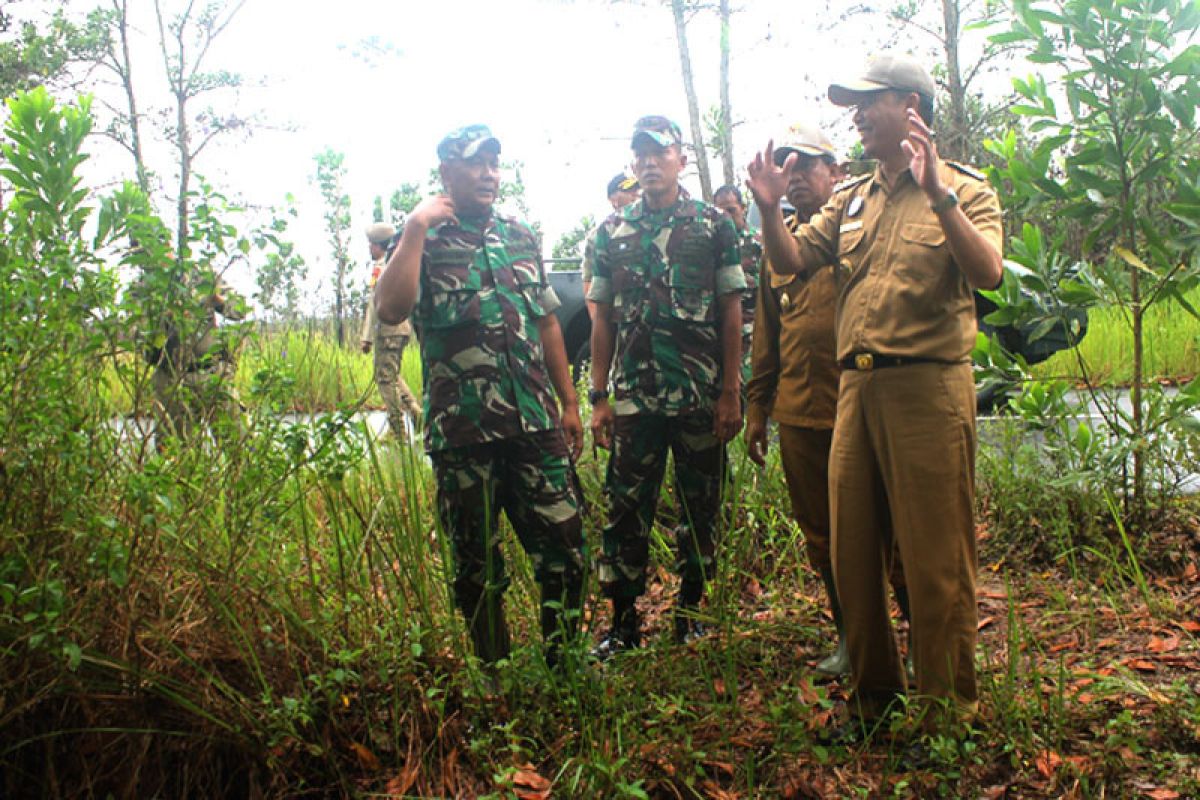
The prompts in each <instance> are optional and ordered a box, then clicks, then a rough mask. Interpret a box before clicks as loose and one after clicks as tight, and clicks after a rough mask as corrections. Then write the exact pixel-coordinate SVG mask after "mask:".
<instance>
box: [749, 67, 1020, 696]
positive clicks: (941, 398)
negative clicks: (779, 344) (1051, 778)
mask: <svg viewBox="0 0 1200 800" xmlns="http://www.w3.org/2000/svg"><path fill="white" fill-rule="evenodd" d="M829 97H830V100H832V101H833V102H834V103H836V104H838V105H845V106H853V107H854V109H855V112H854V124H855V127H857V129H858V132H859V136H860V137H861V139H862V143H863V149H864V153H865V154H866V156H867V157H869V158H874V159H876V160H877V161H878V164H877V167H876V169H875V171H874V172H873V173H872V174H870V175H866V176H863V177H862V178H859V179H857V180H854V181H851V182H849V183H847V184H844V185H843V186H842V187H841V188H840V189H839V191H837V192H836V193H834V195H833V197H832V198H831V199H830V201H829V202H828V203H827V204H826V205H825V206H824V208H822V209H821V212H820V213H819V214H818V215H817V216H815V217H813V218H812V219H811V220H810V222H809V223H808V224H806V225H802V226H800V227H799V229H797V230H796V231H795V233H792V232H789V231H788V230H787V228H786V226H785V225H784V222H783V216H782V214H781V213H780V211H779V199H780V197H781V196H782V195H783V193H784V192H785V191H786V187H787V185H788V181H789V179H790V177H791V174H792V173H793V171H794V170H795V167H796V161H797V158H796V157H795V156H788V158H787V159H786V161H784V163H783V166H782V167H780V166H777V165H776V164H775V162H774V148H773V145H772V144H771V143H768V145H767V149H766V151H765V152H763V153H760V154H759V155H758V156H757V157H756V158H755V161H754V163H753V164H751V166H750V181H749V182H750V185H751V188H752V190H753V192H754V195H755V201H756V202H757V203H758V204H759V208H760V209H761V211H762V212H763V237H764V243H765V245H766V250H767V253H768V256H769V257H770V259H771V263H772V266H773V267H774V268H775V270H776V271H778V272H779V273H781V274H787V273H811V272H814V271H816V270H817V269H819V268H820V267H822V266H823V265H825V264H828V263H830V262H831V261H832V262H835V263H836V265H837V269H838V299H837V356H838V361H839V364H840V365H841V366H842V368H843V370H844V371H843V372H842V376H841V382H840V385H839V391H838V408H837V420H836V423H835V428H834V434H833V443H832V453H831V456H830V480H831V496H830V504H831V507H832V513H833V565H834V576H835V578H836V583H837V593H838V597H839V599H840V600H841V603H842V610H843V614H844V616H845V624H846V637H847V644H848V647H849V650H850V661H851V675H852V681H853V687H854V697H855V700H856V705H857V712H858V714H860V715H861V716H863V717H867V718H870V717H873V716H876V715H878V714H879V713H881V712H883V711H884V710H885V709H886V708H887V706H888V705H889V704H890V703H891V701H893V700H894V699H896V698H897V697H898V696H900V695H902V694H903V693H904V691H905V685H906V683H905V676H904V669H903V666H902V664H901V661H900V655H899V649H898V647H897V644H896V638H895V634H894V631H893V629H892V626H891V621H890V619H889V616H888V612H887V574H888V570H889V568H890V566H891V563H892V559H893V552H894V548H895V549H898V550H899V555H900V558H901V559H902V561H903V563H904V567H905V574H906V578H907V581H908V588H909V596H910V600H911V605H912V649H913V656H914V664H915V668H916V683H917V692H918V693H919V695H920V696H921V697H922V698H923V699H926V700H929V699H936V700H945V701H948V702H949V704H950V706H949V708H950V709H951V710H953V711H954V712H957V716H959V717H969V716H971V715H972V714H973V713H974V712H975V710H976V708H977V705H978V690H977V687H976V682H975V634H976V606H975V574H976V570H977V556H976V545H975V526H974V508H973V505H974V478H975V441H976V439H975V391H974V380H973V376H972V370H971V361H970V354H971V348H972V346H973V345H974V342H975V313H974V301H973V299H972V294H971V292H972V287H977V288H992V287H995V286H996V285H998V284H999V282H1000V279H1001V276H1002V271H1001V242H1002V233H1001V225H1000V205H999V202H998V201H997V199H996V194H995V192H994V191H992V189H991V188H990V187H989V186H988V184H987V181H986V180H985V179H984V177H983V176H982V175H981V174H980V173H977V172H975V171H974V170H972V169H970V168H969V167H963V166H961V165H958V164H954V163H951V162H946V161H942V160H941V159H939V158H938V156H937V149H936V147H935V146H934V144H933V132H932V131H931V130H930V129H929V127H928V125H929V123H930V121H931V120H932V118H933V97H934V84H933V80H932V78H931V77H930V76H929V73H928V72H927V71H926V70H925V69H924V68H923V67H921V66H920V64H918V63H917V62H915V61H913V60H912V59H911V58H908V57H906V56H897V55H889V54H884V55H881V56H879V57H877V58H876V59H874V60H873V61H872V62H871V63H870V64H869V65H868V67H867V70H866V72H865V74H864V76H863V77H862V78H861V79H859V80H856V81H851V82H848V83H845V84H834V85H832V86H830V88H829Z"/></svg>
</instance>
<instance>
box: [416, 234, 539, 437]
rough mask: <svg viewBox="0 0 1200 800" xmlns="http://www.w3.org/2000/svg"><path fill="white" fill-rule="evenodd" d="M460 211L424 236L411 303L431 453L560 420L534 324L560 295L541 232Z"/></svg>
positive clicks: (534, 428)
mask: <svg viewBox="0 0 1200 800" xmlns="http://www.w3.org/2000/svg"><path fill="white" fill-rule="evenodd" d="M459 220H460V221H459V224H457V225H456V224H453V223H446V224H444V225H440V226H438V227H437V228H435V229H433V230H431V231H430V232H429V233H428V235H427V236H426V239H425V248H424V253H423V254H422V257H421V276H420V296H419V297H418V300H417V304H416V307H415V308H414V309H413V312H412V321H413V326H414V327H415V328H416V331H417V336H418V338H419V339H420V343H421V369H422V376H423V382H424V390H425V420H426V422H425V426H426V441H425V445H426V449H427V450H429V452H431V453H432V452H437V451H440V450H446V449H449V448H452V447H463V446H466V445H474V444H482V443H485V442H494V441H498V440H501V439H507V438H509V437H513V436H520V435H523V434H527V433H533V432H536V431H544V430H550V429H553V428H556V427H558V424H559V417H558V405H557V403H556V401H555V398H554V393H553V390H552V388H551V384H550V378H549V372H548V370H547V369H546V363H545V360H544V358H543V354H542V343H541V337H540V335H539V333H538V326H537V320H538V319H539V318H541V317H543V316H545V315H546V314H549V313H551V312H552V311H554V309H555V308H557V307H558V305H559V300H558V296H557V295H555V293H554V290H553V289H551V288H550V287H549V286H548V285H547V283H546V276H545V272H544V270H543V266H542V256H541V248H540V247H539V244H538V240H537V237H536V236H535V235H534V233H533V231H532V230H530V229H529V226H527V225H525V224H524V223H522V222H519V221H518V220H516V219H513V218H512V217H507V216H502V215H499V214H493V215H491V216H489V217H487V218H485V219H480V218H469V217H460V218H459Z"/></svg>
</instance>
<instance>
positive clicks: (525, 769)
mask: <svg viewBox="0 0 1200 800" xmlns="http://www.w3.org/2000/svg"><path fill="white" fill-rule="evenodd" d="M512 782H513V791H514V792H515V793H516V795H517V797H518V798H520V800H546V798H548V797H549V796H550V786H551V785H552V784H551V783H550V779H549V778H547V777H545V776H543V775H542V774H540V773H539V772H538V771H537V770H536V769H534V768H533V765H532V764H523V765H522V766H521V768H520V769H518V770H517V771H516V772H514V773H513V775H512Z"/></svg>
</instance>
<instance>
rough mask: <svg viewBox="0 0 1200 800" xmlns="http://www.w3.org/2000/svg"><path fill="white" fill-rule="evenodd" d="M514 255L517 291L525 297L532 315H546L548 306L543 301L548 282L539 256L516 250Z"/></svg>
mask: <svg viewBox="0 0 1200 800" xmlns="http://www.w3.org/2000/svg"><path fill="white" fill-rule="evenodd" d="M513 257H514V258H513V262H512V272H513V283H514V284H515V288H516V290H517V292H518V293H519V294H521V295H522V296H523V297H524V298H525V305H526V306H527V307H528V309H529V314H530V316H532V317H534V318H535V319H536V318H539V317H544V316H546V306H545V304H544V303H543V302H542V295H543V294H544V293H545V291H546V284H545V282H544V281H543V280H542V271H541V270H540V269H538V264H537V258H536V257H535V256H534V255H533V254H532V253H529V252H515V253H513Z"/></svg>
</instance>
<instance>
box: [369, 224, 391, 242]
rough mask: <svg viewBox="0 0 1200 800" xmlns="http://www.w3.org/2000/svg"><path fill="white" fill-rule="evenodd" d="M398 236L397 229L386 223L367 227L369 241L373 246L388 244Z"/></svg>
mask: <svg viewBox="0 0 1200 800" xmlns="http://www.w3.org/2000/svg"><path fill="white" fill-rule="evenodd" d="M395 235H396V229H395V228H393V227H392V226H391V225H388V224H387V223H386V222H376V223H375V224H374V225H369V226H367V241H368V242H370V243H371V244H387V243H388V242H390V241H391V240H392V237H393V236H395Z"/></svg>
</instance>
